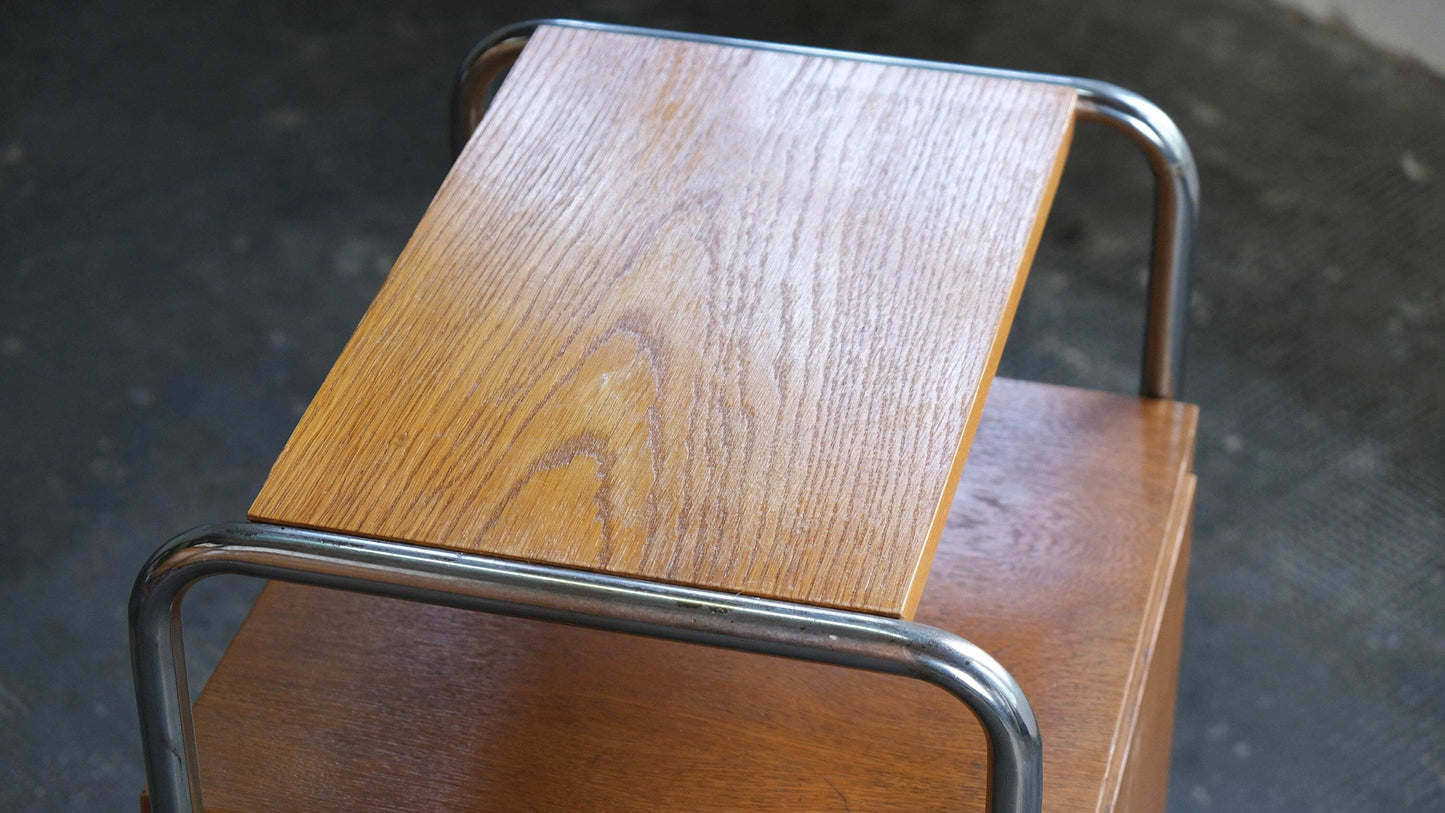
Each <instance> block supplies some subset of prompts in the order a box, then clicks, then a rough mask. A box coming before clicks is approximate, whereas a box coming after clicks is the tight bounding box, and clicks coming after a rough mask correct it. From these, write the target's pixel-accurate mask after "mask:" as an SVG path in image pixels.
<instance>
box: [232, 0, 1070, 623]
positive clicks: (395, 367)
mask: <svg viewBox="0 0 1445 813" xmlns="http://www.w3.org/2000/svg"><path fill="white" fill-rule="evenodd" d="M1073 104H1074V94H1073V91H1072V90H1071V89H1066V88H1059V87H1051V86H1046V85H1036V84H1029V83H1022V82H1015V81H1008V80H999V79H986V78H979V77H974V76H967V75H963V74H958V73H950V72H945V71H937V70H923V69H915V68H902V67H890V66H883V65H878V64H871V63H867V62H860V61H853V60H841V59H833V58H823V57H812V56H799V55H794V54H783V53H777V52H770V51H763V50H756V49H747V48H734V47H723V46H718V45H709V44H700V43H691V42H682V41H677V40H667V39H655V38H651V37H639V36H633V35H625V34H617V33H602V32H595V31H582V30H575V29H565V28H548V27H543V28H542V29H540V30H539V31H538V32H537V33H536V35H535V36H533V38H532V39H531V41H530V42H529V44H528V45H527V46H526V48H525V49H524V50H523V52H522V54H521V56H520V58H519V60H518V62H517V64H516V66H515V67H514V68H513V69H512V72H511V74H510V75H509V78H508V79H507V81H506V82H505V83H504V84H503V86H502V88H501V90H500V92H499V93H498V97H497V99H496V102H495V104H494V105H493V107H492V108H491V110H490V112H489V113H488V115H487V117H486V118H485V119H484V120H483V122H482V124H481V126H480V127H479V128H478V130H477V132H476V134H475V135H474V137H473V139H472V141H471V143H470V144H469V145H468V146H467V149H466V151H465V152H464V153H463V155H462V156H461V157H460V159H459V160H458V161H457V163H456V166H455V167H454V168H453V170H452V172H451V174H450V175H449V176H448V177H447V179H446V181H445V183H444V184H443V186H442V188H441V190H440V191H439V192H438V193H437V196H436V199H435V200H434V201H433V203H432V205H431V207H430V208H429V209H428V211H427V213H426V215H425V217H424V218H423V220H422V222H421V224H420V225H419V226H418V228H417V231H416V233H415V234H414V235H413V237H412V239H411V241H410V243H409V244H408V245H407V247H406V249H405V250H404V251H403V252H402V254H401V256H400V257H399V259H398V260H397V263H396V266H395V267H394V268H393V269H392V272H391V275H390V277H389V278H388V279H387V281H386V284H385V286H384V287H383V289H382V290H381V292H380V294H379V295H378V296H377V298H376V300H375V302H374V303H373V304H372V306H371V308H370V309H369V310H368V312H367V314H366V316H365V317H364V319H363V320H362V322H361V325H360V327H359V328H358V330H357V332H356V333H355V335H354V336H353V337H352V338H351V341H350V342H349V343H348V345H347V346H346V348H345V350H344V351H343V353H342V354H341V357H340V359H339V360H338V361H337V363H336V366H335V367H334V368H333V369H332V371H331V374H330V375H329V376H328V378H327V379H326V382H325V383H324V384H323V385H322V387H321V390H320V392H319V393H318V394H317V396H316V398H315V400H314V401H313V402H312V403H311V406H310V408H309V409H308V410H307V411H306V413H305V415H304V416H303V417H302V419H301V422H300V424H299V426H298V427H297V428H296V431H295V433H294V434H293V435H292V437H291V439H290V441H289V442H288V443H287V445H286V447H285V449H284V451H283V452H282V453H281V455H280V458H279V459H278V460H277V461H276V464H275V467H274V468H273V470H272V472H271V475H270V477H269V478H268V479H267V481H266V483H265V486H264V487H263V489H262V490H261V493H260V495H259V496H258V497H257V498H256V501H255V504H254V505H253V506H252V508H251V516H252V517H253V518H255V519H258V520H265V521H270V522H277V523H282V524H287V525H295V526H306V527H315V528H324V529H330V530H336V531H343V532H349V533H355V534H361V535H366V536H373V537H381V538H386V539H395V540H404V541H409V542H414V543H418V544H425V545H435V546H441V547H448V548H455V549H462V550H470V551H481V552H486V553H491V554H495V555H501V556H509V557H517V558H523V559H530V560H538V561H546V562H551V563H555V564H562V565H567V566H572V567H579V568H588V569H595V570H602V571H608V572H614V573H623V574H628V575H633V576H639V577H643V578H649V579H657V580H663V581H669V582H676V583H683V584H691V585H699V586H704V587H711V588H716V589H720V590H727V591H734V592H741V593H748V594H752V595H760V596H768V597H774V598H782V599H788V600H794V601H799V602H805V603H813V604H822V605H829V606H837V607H844V608H849V609H856V610H862V611H866V612H873V613H881V614H887V615H895V616H896V615H904V616H911V614H912V612H913V608H914V606H915V605H916V603H917V600H918V596H919V592H920V590H921V589H922V585H923V581H924V577H925V575H926V572H927V567H928V563H929V560H930V558H931V555H932V548H933V546H934V545H935V544H936V541H937V539H938V536H939V534H940V533H941V531H942V527H943V524H944V522H945V519H946V516H947V508H948V505H949V503H950V500H951V497H952V488H953V486H954V484H955V483H956V481H957V475H958V473H959V471H960V468H961V466H962V465H963V459H964V455H965V454H966V452H967V448H968V443H969V438H970V436H971V434H972V431H973V428H974V426H975V425H976V424H977V417H978V414H979V411H980V409H981V407H982V405H983V402H984V397H985V394H986V390H987V386H988V381H989V379H990V378H991V377H992V372H993V369H994V366H995V364H996V363H997V360H998V356H999V353H1000V351H1001V349H1002V347H1003V343H1004V338H1005V335H1006V333H1007V327H1008V324H1009V322H1010V320H1011V318H1012V312H1013V308H1014V305H1015V303H1016V301H1017V297H1018V294H1019V290H1020V288H1021V286H1022V284H1023V278H1024V276H1025V271H1026V269H1027V266H1028V264H1029V262H1030V259H1031V255H1032V252H1033V250H1034V247H1035V245H1036V244H1037V240H1038V233H1039V230H1040V228H1041V227H1042V224H1043V221H1044V216H1045V212H1046V210H1047V208H1048V204H1049V201H1050V199H1051V197H1052V194H1053V189H1054V186H1055V184H1056V182H1057V179H1058V174H1059V171H1060V169H1061V167H1062V165H1063V160H1064V156H1065V153H1066V152H1067V147H1068V144H1069V138H1070V134H1071V128H1072V122H1073Z"/></svg>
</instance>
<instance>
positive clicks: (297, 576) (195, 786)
mask: <svg viewBox="0 0 1445 813" xmlns="http://www.w3.org/2000/svg"><path fill="white" fill-rule="evenodd" d="M219 573H234V574H241V575H246V576H257V577H260V578H265V579H279V580H282V581H291V582H298V583H303V584H312V585H318V586H321V587H332V588H338V589H342V590H349V591H352V592H359V593H371V594H374V595H380V596H389V597H392V598H400V599H407V600H411V601H420V602H424V603H427V604H439V605H444V606H450V607H460V608H464V609H468V610H478V611H481V612H490V613H497V614H500V615H509V616H517V617H521V618H533V619H539V620H543V621H552V622H559V623H565V624H575V625H578V626H584V627H593V628H596V629H604V630H612V631H615V632H625V633H632V634H635V635H646V636H650V637H653V638H665V639H670V640H675V641H689V642H692V643H700V644H707V645H710V646H716V647H722V648H725V649H735V650H742V651H746V652H757V653H764V654H769V655H778V656H782V657H786V658H793V659H797V660H805V661H815V662H818V663H828V664H836V665H840V666H849V667H853V668H857V669H866V670H870V671H874V672H884V673H889V674H895V675H904V676H908V677H913V678H917V679H919V680H925V681H928V682H930V683H933V684H935V685H937V686H940V687H942V688H943V689H945V690H947V691H948V692H950V693H951V694H953V695H954V696H955V697H957V698H959V699H960V700H962V701H963V702H964V703H965V704H966V705H967V706H968V707H969V708H970V709H972V710H973V712H974V714H975V715H977V716H978V719H979V721H980V722H981V723H982V725H983V728H984V731H985V732H986V734H987V738H988V744H989V797H990V799H991V809H992V810H995V811H1014V812H1016V813H1038V811H1039V810H1040V809H1041V804H1042V795H1043V773H1042V764H1043V745H1042V741H1041V740H1040V738H1039V729H1038V723H1037V722H1036V721H1035V720H1034V715H1033V711H1032V709H1031V708H1030V707H1029V704H1028V700H1026V699H1025V698H1024V694H1023V691H1022V690H1021V689H1020V688H1019V686H1018V684H1017V683H1015V682H1014V680H1013V678H1012V677H1010V676H1009V674H1008V672H1007V671H1005V670H1004V668H1003V667H1002V666H1000V665H999V664H998V662H997V661H995V660H994V659H993V658H991V657H990V656H989V655H988V653H986V652H984V651H983V650H981V649H979V648H978V647H976V646H974V645H973V644H971V643H969V642H968V641H965V640H963V639H962V638H960V637H958V636H957V635H954V634H952V633H949V632H945V631H943V630H940V629H936V628H934V627H930V626H927V625H925V624H916V623H913V622H910V621H902V620H899V619H892V618H883V617H881V616H873V615H865V614H862V613H853V612H845V611H842V610H831V609H826V608H821V607H812V606H807V605H799V604H791V603H787V602H781V601H770V600H766V599H759V598H751V597H748V596H737V595H728V594H723V593H715V592H712V591H708V590H698V589H694V588H688V587H679V586H674V585H667V584H660V583H654V582H646V581H641V580H637V579H630V578H624V577H620V576H612V575H608V574H604V573H589V572H585V571H576V570H569V569H566V568H558V567H549V566H545V565H536V564H529V563H525V562H514V561H509V560H505V559H495V558H491V557H485V556H477V555H472V554H466V553H457V552H453V551H447V550H441V549H437V548H424V547H418V546H415V545H407V544H401V543H395V542H381V541H377V540H372V539H364V538H360V537H353V536H345V535H341V534H332V533H323V532H320V531H305V530H297V529H294V528H284V527H280V526H275V525H262V524H256V523H236V524H231V525H214V526H209V527H203V528H197V529H195V530H193V531H189V532H187V533H184V534H182V535H180V536H178V537H176V538H175V539H173V540H171V541H170V542H168V543H166V545H164V546H163V547H161V549H160V550H158V551H156V553H155V554H154V555H153V556H151V558H150V560H149V561H147V562H146V566H145V568H144V569H142V570H141V573H140V575H139V577H137V579H136V583H135V588H134V590H133V591H132V593H131V600H130V635H131V663H132V667H133V668H134V670H135V685H136V702H137V704H138V706H139V709H140V718H141V738H142V741H143V744H144V748H145V758H146V780H147V782H148V783H149V788H150V794H151V803H152V805H153V807H154V809H155V810H156V811H158V813H199V811H201V810H203V808H202V806H201V786H200V774H199V772H198V767H197V761H196V748H195V732H194V730H193V727H192V721H191V708H190V695H189V693H188V691H187V688H186V677H185V675H186V669H185V654H184V651H183V649H182V634H181V632H182V631H181V614H180V608H181V599H182V597H183V596H184V594H185V591H186V589H187V588H188V587H189V586H190V585H191V584H193V583H195V582H196V580H198V579H201V578H204V577H206V576H212V575H216V574H219Z"/></svg>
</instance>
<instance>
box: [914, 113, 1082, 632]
mask: <svg viewBox="0 0 1445 813" xmlns="http://www.w3.org/2000/svg"><path fill="white" fill-rule="evenodd" d="M1078 101H1079V99H1078V94H1077V93H1073V94H1071V96H1070V101H1069V106H1070V109H1071V115H1069V117H1068V118H1067V119H1066V123H1065V124H1064V133H1063V135H1062V136H1061V137H1060V139H1059V150H1058V153H1056V154H1055V155H1054V166H1053V169H1052V170H1051V171H1050V172H1049V179H1048V182H1047V183H1046V184H1044V189H1043V192H1042V194H1041V195H1040V196H1039V202H1038V206H1036V207H1035V209H1034V223H1033V228H1031V229H1030V230H1029V239H1028V244H1027V245H1026V246H1025V247H1024V253H1023V255H1022V256H1021V257H1020V258H1019V267H1018V269H1017V270H1016V271H1015V272H1014V278H1013V286H1012V288H1011V289H1010V291H1009V299H1008V305H1007V306H1006V307H1005V308H1004V312H1003V318H1002V319H1001V320H1000V321H999V327H998V330H997V331H995V333H994V337H993V344H992V345H991V346H990V347H989V353H988V364H987V366H985V367H984V371H983V377H982V379H981V380H980V382H979V387H978V391H977V392H975V393H974V395H973V402H972V403H971V404H969V411H968V416H967V418H966V419H965V420H964V429H963V436H962V437H960V438H959V441H958V450H957V451H956V452H954V455H953V462H952V463H951V464H950V465H949V470H948V477H947V479H946V480H945V481H944V482H945V485H944V487H943V492H942V493H941V494H939V495H938V505H937V507H936V508H935V509H934V514H933V523H932V524H931V525H930V526H929V528H928V538H927V539H925V540H924V543H923V547H922V548H921V549H920V550H919V553H918V558H917V559H916V560H915V561H914V562H913V567H912V568H911V571H910V572H911V573H912V576H911V578H910V580H909V585H908V595H907V597H906V598H905V599H904V602H903V607H902V612H900V613H899V617H901V618H903V619H905V620H908V621H912V620H913V617H914V616H915V615H916V614H917V613H918V604H919V602H920V601H922V599H923V590H924V588H925V587H926V586H927V584H928V570H929V568H930V567H931V566H932V565H933V557H934V556H935V555H936V554H937V553H938V543H939V540H941V539H942V538H943V529H944V527H945V526H946V525H947V524H948V514H949V512H950V511H951V510H952V509H953V499H954V497H955V496H957V494H958V483H959V479H960V478H961V477H962V476H963V466H964V463H965V462H966V460H967V458H968V452H969V450H970V449H971V448H972V447H973V438H974V435H975V434H977V432H978V424H979V422H980V421H981V420H982V419H983V408H984V404H985V402H986V401H988V392H989V388H990V387H991V386H992V385H993V380H994V377H995V374H996V373H997V372H998V363H999V359H1001V358H1002V357H1003V348H1004V345H1005V344H1007V342H1008V334H1009V331H1010V329H1011V328H1012V327H1013V321H1014V314H1015V312H1016V311H1017V310H1018V305H1019V299H1020V297H1021V296H1022V295H1023V290H1024V283H1025V282H1026V281H1027V280H1028V276H1029V270H1030V269H1031V268H1032V267H1033V264H1034V255H1035V254H1036V253H1037V252H1038V248H1039V240H1040V239H1041V238H1042V237H1043V233H1044V224H1045V223H1047V222H1048V219H1049V211H1050V210H1051V209H1052V208H1053V205H1054V194H1055V193H1056V192H1057V191H1058V188H1059V179H1060V178H1062V177H1063V174H1064V165H1065V164H1066V163H1068V158H1069V148H1070V147H1071V146H1072V145H1073V142H1074V122H1075V121H1077V120H1078V115H1077V113H1078Z"/></svg>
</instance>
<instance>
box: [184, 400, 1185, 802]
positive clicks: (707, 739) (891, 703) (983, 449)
mask: <svg viewBox="0 0 1445 813" xmlns="http://www.w3.org/2000/svg"><path fill="white" fill-rule="evenodd" d="M1195 420H1196V411H1195V409H1194V408H1193V407H1191V406H1188V405H1184V404H1178V403H1173V402H1163V401H1144V400H1140V399H1138V398H1134V397H1127V396H1118V395H1106V394H1100V393H1091V392H1085V391H1082V390H1073V389H1066V388H1060V387H1052V386H1045V385H1039V384H1024V383H1019V382H1014V381H1006V380H999V381H997V382H996V383H995V386H994V393H993V396H992V397H991V398H990V401H989V404H988V408H987V410H986V411H985V413H984V416H983V421H982V424H981V426H980V428H979V431H978V437H977V440H976V442H975V444H974V450H973V453H972V454H971V456H970V458H969V465H968V468H967V469H966V470H965V471H964V474H963V482H962V484H961V485H960V487H959V489H958V496H957V499H956V500H955V501H954V503H953V506H952V513H951V514H950V516H949V520H948V524H947V528H946V530H945V532H944V535H943V539H942V541H941V542H940V544H939V548H938V555H937V559H936V561H935V563H934V567H933V571H934V572H933V576H932V577H931V578H930V579H929V583H928V587H927V589H926V590H925V591H924V595H923V600H922V603H921V606H920V608H919V611H918V620H920V621H924V622H926V623H930V624H934V625H936V626H939V627H943V628H945V629H948V630H951V631H954V632H957V633H959V634H961V635H963V636H964V637H966V638H968V639H970V640H972V641H973V642H975V643H977V644H979V645H980V646H982V647H984V648H985V649H986V650H988V651H989V652H991V653H992V654H993V655H994V656H995V657H997V658H998V659H999V661H1000V662H1001V663H1003V665H1004V666H1005V667H1006V668H1007V669H1009V671H1010V672H1011V673H1012V674H1013V675H1014V677H1015V678H1016V679H1017V680H1018V682H1019V684H1020V685H1021V686H1022V687H1023V689H1024V691H1025V692H1026V693H1027V695H1028V697H1029V699H1030V702H1031V703H1032V704H1033V706H1034V710H1035V712H1036V714H1037V716H1038V720H1039V725H1040V728H1041V730H1042V732H1043V737H1044V761H1045V773H1044V800H1045V808H1046V809H1047V810H1056V811H1071V812H1072V811H1095V810H1097V811H1105V810H1113V809H1115V802H1116V800H1118V799H1120V798H1123V797H1125V796H1130V797H1131V798H1134V799H1136V800H1137V799H1138V798H1141V796H1142V795H1143V793H1144V791H1141V790H1139V789H1138V786H1139V785H1140V784H1141V780H1140V779H1139V778H1136V779H1134V780H1131V779H1130V778H1129V777H1128V772H1129V769H1128V767H1127V766H1128V765H1129V764H1131V761H1132V762H1138V760H1140V759H1149V758H1151V757H1153V758H1155V759H1156V762H1158V761H1159V760H1162V762H1159V763H1158V764H1157V765H1156V766H1155V770H1154V771H1153V772H1152V773H1150V774H1149V775H1148V776H1144V777H1142V781H1143V782H1146V783H1147V782H1153V783H1154V784H1155V787H1153V788H1152V789H1151V792H1152V793H1153V798H1154V799H1156V800H1158V802H1159V803H1160V804H1162V798H1163V797H1162V784H1161V783H1162V778H1163V777H1164V776H1167V759H1168V727H1169V721H1170V719H1171V717H1170V716H1169V715H1167V714H1166V715H1163V716H1162V717H1154V718H1150V717H1149V715H1150V714H1151V712H1150V711H1149V710H1148V708H1147V706H1146V705H1145V703H1144V701H1143V697H1144V695H1145V692H1144V690H1143V687H1142V684H1144V682H1145V679H1146V675H1151V674H1154V675H1157V674H1160V670H1161V669H1167V668H1169V667H1171V666H1172V664H1171V663H1168V662H1167V661H1168V659H1169V658H1173V659H1174V661H1173V662H1174V663H1177V657H1178V653H1177V649H1173V650H1172V651H1169V649H1170V647H1171V646H1174V647H1177V644H1178V629H1177V623H1178V618H1177V611H1178V610H1179V608H1180V607H1182V598H1183V596H1182V588H1183V579H1184V567H1185V563H1186V561H1187V552H1186V550H1185V547H1184V545H1185V541H1186V532H1187V527H1188V517H1189V509H1190V506H1191V505H1192V494H1193V488H1192V486H1193V476H1192V475H1191V474H1190V466H1191V461H1192V452H1193V447H1194V427H1195ZM1171 595H1172V596H1174V598H1173V599H1172V601H1173V602H1174V603H1173V605H1172V606H1173V607H1174V608H1175V613H1176V616H1175V617H1174V621H1173V623H1174V624H1175V626H1174V627H1173V628H1172V631H1171V632H1169V633H1167V634H1163V635H1161V634H1160V632H1159V629H1160V625H1161V624H1163V623H1165V622H1164V618H1165V611H1164V603H1165V599H1166V597H1168V596H1171ZM1156 644H1158V646H1156ZM1161 652H1167V654H1160V653H1161ZM1155 658H1159V659H1161V660H1162V661H1165V662H1164V663H1162V664H1161V665H1159V666H1155V665H1154V663H1153V660H1154V659H1155ZM1171 678H1172V676H1171ZM1149 679H1150V680H1154V679H1155V678H1153V677H1151V678H1149ZM1155 696H1156V697H1158V698H1159V699H1160V700H1161V701H1162V702H1163V703H1166V704H1167V705H1165V706H1164V707H1163V708H1164V709H1165V710H1166V711H1167V710H1168V709H1169V708H1172V697H1173V687H1172V683H1171V685H1167V686H1161V687H1159V691H1156V692H1155ZM1141 719H1144V720H1146V722H1141ZM1146 724H1147V725H1150V726H1153V727H1154V728H1157V729H1160V730H1161V731H1162V741H1161V740H1159V739H1157V738H1156V739H1154V740H1151V739H1149V738H1148V737H1141V736H1140V732H1139V730H1138V729H1139V728H1140V727H1141V726H1144V725H1146ZM196 731H197V736H198V743H199V749H200V764H201V774H202V784H203V788H204V793H205V798H206V801H207V807H208V809H209V810H211V811H213V813H214V812H215V811H232V813H240V812H241V811H250V810H268V811H278V813H284V812H285V811H293V810H294V811H303V810H304V811H312V812H313V813H325V812H326V811H348V813H350V812H351V811H403V810H406V811H410V810H455V811H481V810H756V809H769V810H809V811H813V810H839V811H842V810H853V811H862V810H943V809H949V810H982V809H983V807H982V797H981V792H982V787H983V768H984V751H983V739H982V732H981V730H980V729H979V727H978V725H977V723H976V722H975V721H974V720H973V718H972V717H971V716H970V714H969V713H968V711H967V710H966V709H965V708H964V707H963V706H962V705H961V704H960V703H959V702H958V701H956V700H954V699H953V698H952V697H950V696H949V695H947V694H945V693H944V692H943V691H941V690H939V689H935V688H933V687H931V686H929V685H927V684H924V683H920V682H916V681H912V680H908V679H905V678H897V677H890V676H880V675H874V674H871V673H865V672H858V671H854V670H849V669H843V668H837V667H828V666H820V665H816V664H804V663H798V662H793V661H786V660H782V659H778V658H769V657H765V656H758V655H749V654H742V653H735V652H727V651H722V650H716V649H709V648H705V647H700V646H694V645H688V644H678V643H671V642H660V641H655V640H651V639H644V638H637V637H632V636H626V635H619V634H614V633H604V632H596V631H590V630H583V629H577V628H571V627H564V626H560V625H553V624H545V623H540V622H530V621H522V620H517V619H504V618H498V617H495V616H487V615H482V614H477V613H469V612H465V611H460V610H451V609H444V608H438V607H428V606H423V605H417V604H408V603H404V602H399V601H393V600H388V599H380V598H374V597H368V596H359V595H353V594H346V593H339V592H335V591H330V590H324V589H319V588H309V587H295V586H289V585H281V584H273V585H271V586H269V587H268V588H267V589H266V591H265V593H264V594H263V595H262V597H261V599H260V600H259V602H258V603H257V605H256V608H255V609H254V610H253V611H252V613H251V616H250V618H249V619H248V620H247V622H246V624H245V626H244V627H243V628H242V629H241V631H240V633H239V634H238V635H237V637H236V639H235V641H234V642H233V644H232V645H231V648H230V650H229V652H228V653H227V654H226V656H225V658H224V659H223V660H222V662H221V664H220V666H219V667H218V668H217V670H216V672H215V674H214V675H213V677H212V678H211V680H210V682H209V683H208V684H207V685H206V687H205V690H204V692H203V693H202V695H201V699H200V701H199V703H198V705H197V707H196ZM1158 733H1159V732H1158V731H1156V732H1155V734H1158ZM1120 806H1121V808H1122V807H1124V806H1126V805H1125V803H1124V802H1120Z"/></svg>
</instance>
